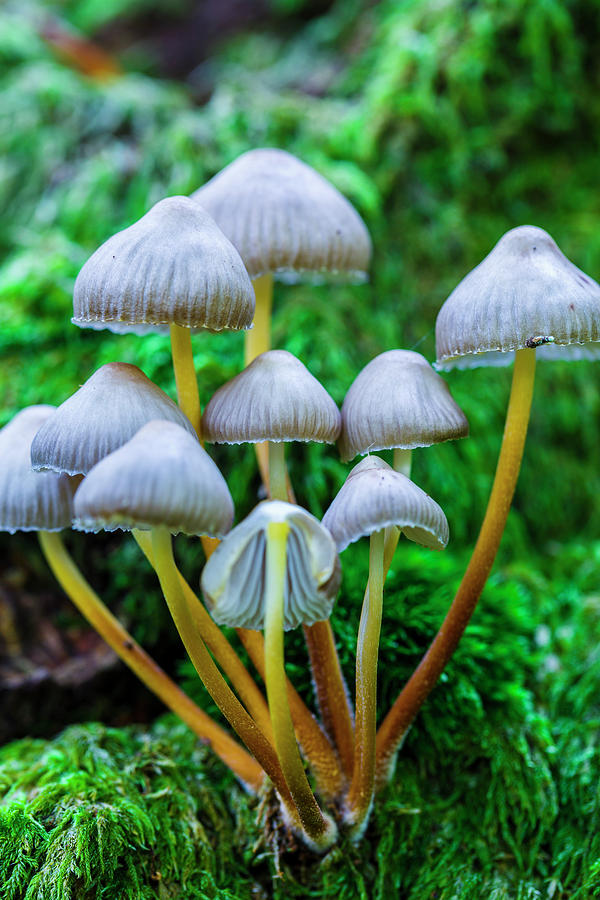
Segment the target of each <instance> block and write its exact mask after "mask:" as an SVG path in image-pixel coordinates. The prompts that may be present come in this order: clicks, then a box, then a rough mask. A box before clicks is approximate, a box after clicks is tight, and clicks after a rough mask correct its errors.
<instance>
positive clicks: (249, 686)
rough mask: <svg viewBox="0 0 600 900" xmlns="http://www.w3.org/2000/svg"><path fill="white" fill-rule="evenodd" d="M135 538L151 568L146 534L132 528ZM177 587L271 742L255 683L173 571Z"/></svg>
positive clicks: (266, 711) (262, 700)
mask: <svg viewBox="0 0 600 900" xmlns="http://www.w3.org/2000/svg"><path fill="white" fill-rule="evenodd" d="M132 534H133V537H134V538H135V540H136V542H137V544H138V546H139V548H140V549H141V551H142V553H143V554H144V556H145V557H146V559H147V560H148V562H149V563H150V565H151V566H152V568H154V554H153V552H152V538H151V537H150V535H149V534H148V532H147V531H140V530H139V529H134V530H133V532H132ZM177 577H178V579H179V584H180V586H181V589H182V591H183V594H184V597H185V601H186V603H187V606H188V610H189V613H190V616H191V618H192V619H193V621H194V624H195V626H196V628H197V629H198V632H199V633H200V636H201V637H202V640H203V641H204V642H205V643H206V645H207V647H208V649H209V650H210V652H211V653H212V654H213V656H214V657H215V659H216V661H217V663H218V664H219V666H220V667H221V668H222V669H223V671H224V672H225V674H226V675H227V676H228V678H229V679H230V681H231V683H232V685H233V687H234V688H235V690H236V692H237V694H238V696H239V698H240V700H241V701H242V703H243V704H244V706H245V707H246V709H247V710H248V712H249V713H250V715H251V716H252V718H253V719H254V721H255V722H256V724H257V725H258V727H259V728H260V729H261V731H263V732H264V734H265V736H266V737H267V738H268V739H269V740H270V742H271V743H273V731H272V728H271V719H270V718H269V708H268V706H267V703H266V701H265V698H264V697H263V695H262V693H261V691H260V689H259V688H258V686H257V684H256V682H255V681H254V680H253V679H252V677H251V675H250V673H249V672H248V670H247V668H246V667H245V665H244V664H243V662H242V661H241V659H240V658H239V656H238V655H237V653H236V652H235V650H234V649H233V647H232V646H231V644H230V643H229V641H228V640H227V638H226V637H225V635H224V634H223V632H222V631H221V629H220V628H219V627H218V626H217V625H216V624H215V622H214V621H213V619H212V618H211V617H210V615H209V614H208V612H207V611H206V609H205V608H204V606H203V604H202V603H201V602H200V600H199V599H198V597H197V596H196V594H195V593H194V591H193V590H192V589H191V587H190V586H189V584H188V583H187V581H186V580H185V578H184V577H183V575H182V574H181V572H179V570H177Z"/></svg>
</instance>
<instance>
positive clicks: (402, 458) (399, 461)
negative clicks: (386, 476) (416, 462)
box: [392, 447, 412, 478]
mask: <svg viewBox="0 0 600 900" xmlns="http://www.w3.org/2000/svg"><path fill="white" fill-rule="evenodd" d="M392 465H393V468H394V471H396V472H400V473H401V474H402V475H406V477H407V478H410V469H411V466H412V450H406V449H405V448H404V447H394V461H393V463H392Z"/></svg>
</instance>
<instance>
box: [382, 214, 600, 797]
mask: <svg viewBox="0 0 600 900" xmlns="http://www.w3.org/2000/svg"><path fill="white" fill-rule="evenodd" d="M599 342H600V285H598V284H597V283H596V282H595V281H593V280H592V279H591V278H590V277H589V276H588V275H586V274H585V273H584V272H582V271H581V270H580V269H578V268H577V267H576V266H574V265H573V263H571V262H570V261H569V260H568V259H567V258H566V256H564V254H563V253H561V251H560V250H559V248H558V246H557V245H556V243H555V242H554V240H553V239H552V238H551V237H550V235H549V234H547V232H545V231H543V230H542V229H541V228H536V227H534V226H531V225H523V226H520V227H519V228H513V229H512V230H511V231H508V232H507V233H506V234H505V235H504V236H503V237H502V238H501V239H500V240H499V241H498V243H497V244H496V246H495V247H494V249H493V250H492V251H491V252H490V253H489V254H488V256H486V257H485V259H484V260H483V261H482V262H481V263H480V264H479V265H478V266H477V267H476V268H475V269H473V271H472V272H470V273H469V274H468V275H466V276H465V278H463V280H462V281H461V282H460V284H459V285H458V286H457V287H456V288H455V289H454V291H453V292H452V293H451V294H450V296H449V297H448V299H447V300H446V302H445V304H444V305H443V307H442V309H441V310H440V313H439V315H438V319H437V324H436V343H437V355H438V362H437V364H436V365H437V367H438V368H439V369H442V370H450V369H452V368H471V367H475V366H480V365H493V366H502V365H509V364H510V363H511V362H513V360H514V364H515V365H514V371H513V379H512V387H511V394H510V399H509V404H508V410H507V415H506V423H505V426H504V436H503V439H502V446H501V448H500V455H499V457H498V464H497V468H496V474H495V477H494V483H493V486H492V491H491V494H490V498H489V501H488V506H487V510H486V512H485V516H484V519H483V523H482V526H481V530H480V532H479V536H478V538H477V542H476V544H475V548H474V550H473V554H472V556H471V560H470V562H469V564H468V566H467V569H466V571H465V574H464V575H463V578H462V581H461V583H460V585H459V588H458V590H457V592H456V595H455V597H454V600H453V601H452V605H451V607H450V610H449V611H448V614H447V616H446V618H445V619H444V622H443V624H442V626H441V628H440V630H439V632H438V634H437V635H436V637H435V639H434V641H433V643H432V644H431V646H430V647H429V649H428V651H427V653H426V654H425V656H424V657H423V659H422V661H421V663H420V664H419V666H418V668H417V670H416V671H415V673H414V674H413V675H412V676H411V678H410V679H409V681H408V682H407V684H406V686H405V687H404V689H403V690H402V692H401V693H400V695H399V697H398V699H397V700H396V702H395V703H394V705H393V707H392V709H391V710H390V712H389V713H388V715H387V716H386V718H385V720H384V722H383V724H382V725H381V728H380V730H379V733H378V736H377V770H378V773H377V774H378V780H379V782H380V783H383V782H384V781H385V780H386V779H387V778H389V777H390V775H391V773H392V771H393V763H394V759H395V756H396V751H397V749H398V747H399V745H400V743H401V742H402V739H403V737H404V735H405V734H406V731H407V729H408V728H409V726H410V724H411V722H412V721H413V719H414V717H415V716H416V714H417V712H418V711H419V709H420V708H421V706H422V704H423V702H424V701H425V699H426V698H427V696H428V694H429V692H430V691H431V689H432V688H433V686H434V685H435V684H436V682H437V679H438V678H439V676H440V674H441V672H442V671H443V669H444V667H445V665H446V663H447V662H448V660H449V659H450V657H451V656H452V654H453V652H454V650H455V649H456V646H457V645H458V642H459V641H460V638H461V636H462V634H463V632H464V630H465V628H466V626H467V624H468V622H469V620H470V618H471V615H472V614H473V611H474V609H475V606H476V604H477V601H478V599H479V597H480V595H481V591H482V590H483V587H484V585H485V582H486V580H487V577H488V575H489V573H490V570H491V568H492V565H493V563H494V559H495V557H496V553H497V550H498V547H499V545H500V540H501V538H502V533H503V531H504V526H505V523H506V519H507V516H508V512H509V509H510V506H511V503H512V498H513V494H514V490H515V486H516V482H517V477H518V474H519V469H520V465H521V459H522V456H523V448H524V445H525V438H526V434H527V426H528V422H529V414H530V409H531V400H532V396H533V383H534V376H535V364H536V357H537V356H538V355H539V356H540V357H541V358H547V359H561V358H562V359H578V358H579V359H581V358H597V357H598V356H599V355H600V343H599Z"/></svg>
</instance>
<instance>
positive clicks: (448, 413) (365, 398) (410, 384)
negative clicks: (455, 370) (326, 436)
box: [339, 350, 469, 462]
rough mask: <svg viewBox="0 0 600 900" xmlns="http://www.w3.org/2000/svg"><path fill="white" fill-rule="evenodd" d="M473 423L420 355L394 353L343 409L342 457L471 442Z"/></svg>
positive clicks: (359, 380) (367, 375)
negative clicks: (468, 435)
mask: <svg viewBox="0 0 600 900" xmlns="http://www.w3.org/2000/svg"><path fill="white" fill-rule="evenodd" d="M468 433H469V423H468V422H467V419H466V417H465V415H464V413H463V411H462V410H461V408H460V407H459V406H458V405H457V404H456V403H455V402H454V400H453V399H452V397H451V395H450V391H449V390H448V386H447V384H446V382H445V381H444V380H443V379H442V378H440V376H439V375H438V374H437V373H436V372H434V371H433V369H432V368H431V366H430V365H429V363H428V362H427V360H426V359H425V358H424V357H423V356H421V354H420V353H413V352H412V351H411V350H388V351H387V352H386V353H380V355H379V356H376V357H375V359H372V360H371V362H370V363H368V364H367V365H366V366H365V368H364V369H363V370H362V372H360V373H359V374H358V375H357V376H356V378H355V379H354V381H353V382H352V384H351V385H350V389H349V390H348V393H347V394H346V397H345V399H344V403H343V406H342V433H341V435H340V439H339V448H340V455H341V457H342V459H343V461H344V462H347V461H348V460H350V459H354V457H355V456H356V455H357V453H368V452H369V451H371V450H386V449H389V448H392V447H403V448H405V449H413V448H415V447H429V446H430V445H431V444H437V443H439V442H441V441H450V440H454V439H455V438H461V437H466V436H467V434H468Z"/></svg>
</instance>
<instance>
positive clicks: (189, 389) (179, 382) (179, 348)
mask: <svg viewBox="0 0 600 900" xmlns="http://www.w3.org/2000/svg"><path fill="white" fill-rule="evenodd" d="M170 332H171V355H172V357H173V369H174V371H175V386H176V387H177V403H178V405H179V407H180V409H181V411H182V412H183V413H184V414H185V415H186V416H187V417H188V419H189V420H190V422H191V423H192V425H193V427H194V430H195V432H196V434H197V435H198V437H199V439H200V441H202V413H201V411H200V397H199V395H198V381H197V379H196V370H195V368H194V356H193V354H192V332H191V330H190V329H189V328H183V327H182V326H181V325H171V326H170Z"/></svg>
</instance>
